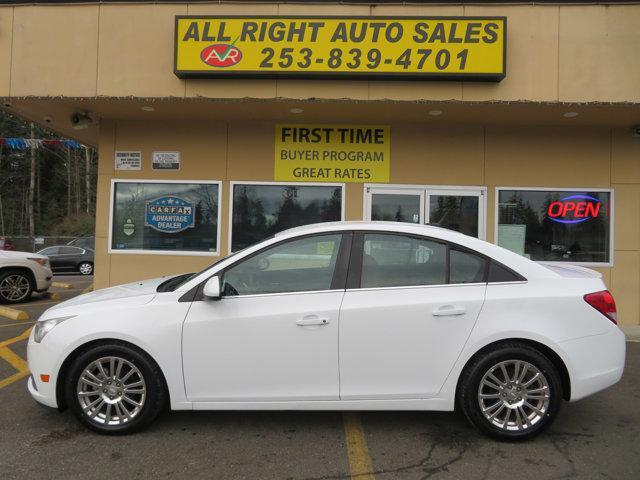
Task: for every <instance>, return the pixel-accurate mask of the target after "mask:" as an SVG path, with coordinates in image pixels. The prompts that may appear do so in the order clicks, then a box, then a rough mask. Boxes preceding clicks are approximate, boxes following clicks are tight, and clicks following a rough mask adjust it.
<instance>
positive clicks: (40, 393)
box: [27, 330, 58, 408]
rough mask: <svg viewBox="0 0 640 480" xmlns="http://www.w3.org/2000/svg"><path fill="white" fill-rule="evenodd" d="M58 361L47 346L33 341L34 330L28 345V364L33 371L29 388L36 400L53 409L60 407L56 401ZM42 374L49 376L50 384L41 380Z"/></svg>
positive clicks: (28, 383) (28, 384)
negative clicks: (56, 366)
mask: <svg viewBox="0 0 640 480" xmlns="http://www.w3.org/2000/svg"><path fill="white" fill-rule="evenodd" d="M56 361H57V356H56V355H54V354H53V353H52V352H51V351H50V350H49V349H48V348H47V347H46V345H43V344H42V343H35V342H34V341H33V330H32V331H31V335H30V337H29V343H28V344H27V363H28V364H29V370H30V371H31V376H30V377H29V381H28V382H27V388H28V389H29V393H30V394H31V396H32V397H33V399H34V400H36V401H37V402H40V403H42V404H43V405H46V406H48V407H53V408H57V407H58V402H57V400H56V380H57V377H58V369H57V368H55V365H56ZM54 370H55V371H54ZM42 374H45V375H49V381H48V382H43V381H42V380H41V379H40V375H42Z"/></svg>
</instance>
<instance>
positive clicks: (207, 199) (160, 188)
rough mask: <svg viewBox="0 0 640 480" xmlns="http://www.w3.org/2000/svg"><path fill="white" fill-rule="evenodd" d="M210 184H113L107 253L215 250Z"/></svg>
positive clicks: (215, 195)
mask: <svg viewBox="0 0 640 480" xmlns="http://www.w3.org/2000/svg"><path fill="white" fill-rule="evenodd" d="M219 204H220V185H219V183H216V182H213V183H212V182H184V183H183V182H180V183H178V182H175V183H174V182H167V183H164V182H128V181H127V182H123V181H118V182H115V183H114V185H113V224H112V225H111V249H112V250H113V251H144V252H145V253H150V252H171V253H176V252H192V253H217V252H218V215H219V213H218V212H219V208H218V207H219Z"/></svg>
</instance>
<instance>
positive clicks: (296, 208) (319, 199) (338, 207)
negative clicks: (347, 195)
mask: <svg viewBox="0 0 640 480" xmlns="http://www.w3.org/2000/svg"><path fill="white" fill-rule="evenodd" d="M342 201H343V199H342V187H340V186H322V185H256V184H234V185H233V207H232V208H233V214H232V225H231V229H232V233H231V250H232V251H233V252H237V251H238V250H242V249H243V248H246V247H249V246H251V245H254V244H256V243H258V242H260V241H262V240H264V239H266V238H269V237H271V236H273V235H274V234H276V233H278V232H281V231H283V230H286V229H288V228H292V227H298V226H300V225H308V224H310V223H320V222H334V221H339V220H341V219H342Z"/></svg>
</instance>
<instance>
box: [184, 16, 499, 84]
mask: <svg viewBox="0 0 640 480" xmlns="http://www.w3.org/2000/svg"><path fill="white" fill-rule="evenodd" d="M506 23H507V20H506V18H505V17H200V16H177V17H176V25H175V66H174V69H175V73H176V75H177V76H178V77H180V78H207V77H218V78H220V77H254V78H255V77H270V78H278V77H281V78H292V77H293V78H296V77H307V78H319V77H320V78H331V77H351V78H369V79H390V78H391V79H393V78H399V79H408V78H440V79H456V80H459V79H465V78H466V79H471V80H490V81H499V80H501V79H502V78H504V76H505V73H506V65H505V63H506Z"/></svg>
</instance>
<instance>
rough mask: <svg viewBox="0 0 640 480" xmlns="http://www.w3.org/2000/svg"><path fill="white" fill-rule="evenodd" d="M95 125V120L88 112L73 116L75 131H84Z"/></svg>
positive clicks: (77, 113)
mask: <svg viewBox="0 0 640 480" xmlns="http://www.w3.org/2000/svg"><path fill="white" fill-rule="evenodd" d="M94 123H95V122H94V120H93V119H92V118H91V117H90V116H89V114H88V113H86V112H76V113H74V114H73V115H71V126H72V127H73V129H74V130H83V129H85V128H88V127H90V126H91V125H93V124H94Z"/></svg>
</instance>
